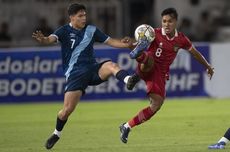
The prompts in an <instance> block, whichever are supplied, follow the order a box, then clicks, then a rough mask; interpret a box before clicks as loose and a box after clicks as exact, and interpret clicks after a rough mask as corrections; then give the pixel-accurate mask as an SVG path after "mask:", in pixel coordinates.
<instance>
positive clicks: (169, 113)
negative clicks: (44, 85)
mask: <svg viewBox="0 0 230 152" xmlns="http://www.w3.org/2000/svg"><path fill="white" fill-rule="evenodd" d="M147 105H148V102H147V101H141V102H140V101H138V102H137V101H129V102H127V101H116V102H115V101H104V102H80V104H79V105H78V107H77V109H76V110H75V112H74V113H73V114H72V115H71V117H70V118H69V121H68V122H67V124H66V126H65V128H64V131H63V134H62V137H61V139H60V140H59V141H58V143H57V144H56V145H55V146H54V147H53V149H52V150H51V151H53V152H154V151H156V152H208V151H212V150H208V149H207V146H208V145H209V144H212V143H215V142H216V141H217V140H219V138H220V137H221V136H222V135H223V134H224V133H225V131H226V129H227V128H228V127H230V121H229V116H230V110H229V107H230V100H228V99H222V100H219V99H173V100H172V99H171V100H169V99H168V100H166V101H165V104H164V105H163V107H162V109H161V110H160V111H159V112H158V113H157V114H156V115H155V117H153V118H152V119H151V120H150V121H148V122H146V123H144V124H142V125H140V126H137V127H136V128H133V129H132V131H131V132H130V135H129V141H128V143H127V144H123V143H122V142H121V141H120V139H119V136H120V132H119V129H118V126H119V125H120V124H121V123H123V122H125V121H127V120H128V119H129V118H131V117H133V116H134V115H135V114H136V113H137V112H138V111H139V110H141V109H142V108H144V107H146V106H147ZM61 107H62V103H41V104H9V105H7V104H2V105H0V151H1V152H43V151H44V152H45V151H47V150H46V149H45V147H44V143H45V141H46V139H47V138H48V137H49V136H50V135H51V133H52V132H53V130H54V127H55V121H56V115H57V112H58V110H59V109H60V108H61ZM215 151H230V146H229V145H227V147H226V149H225V150H215Z"/></svg>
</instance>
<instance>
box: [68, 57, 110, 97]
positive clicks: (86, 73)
mask: <svg viewBox="0 0 230 152" xmlns="http://www.w3.org/2000/svg"><path fill="white" fill-rule="evenodd" d="M108 61H110V60H106V61H104V62H102V63H95V64H93V65H90V66H84V67H74V68H73V70H72V71H71V73H70V75H69V77H68V80H67V82H66V87H65V92H68V91H76V90H81V91H82V92H83V94H84V93H85V89H86V88H87V87H88V86H89V85H99V84H101V83H102V82H105V81H107V80H105V81H104V80H102V79H101V78H100V77H99V75H98V72H99V69H100V68H101V66H102V65H103V64H104V63H105V62H108Z"/></svg>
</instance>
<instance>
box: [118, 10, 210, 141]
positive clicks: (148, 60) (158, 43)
mask: <svg viewBox="0 0 230 152" xmlns="http://www.w3.org/2000/svg"><path fill="white" fill-rule="evenodd" d="M161 16H162V27H161V28H155V29H154V31H155V39H154V41H153V42H151V44H150V46H149V47H148V48H147V51H143V50H144V48H146V47H147V46H148V43H146V42H145V41H143V42H140V43H139V44H138V45H137V46H136V47H135V48H134V50H133V51H132V52H131V54H130V55H131V58H136V61H137V62H138V67H137V72H136V74H134V75H133V76H132V79H130V80H131V81H129V82H128V85H129V86H128V89H130V90H132V88H133V87H134V85H135V84H136V83H137V82H138V81H139V80H140V78H141V79H143V80H144V81H145V83H146V86H147V95H148V97H149V100H150V105H149V106H148V107H146V108H144V109H142V110H141V111H140V112H139V113H138V114H137V115H136V116H134V117H133V118H132V119H130V120H129V121H128V122H126V123H124V124H122V125H121V126H120V132H121V136H120V139H121V141H122V142H123V143H127V140H128V135H129V132H130V130H131V128H133V127H135V126H137V125H140V124H142V123H144V122H145V121H147V120H149V119H150V118H151V117H152V116H154V115H155V114H156V112H157V111H159V110H160V108H161V106H162V104H163V103H164V99H165V95H166V91H165V84H166V80H167V79H169V66H170V65H171V64H172V62H173V61H174V59H175V57H176V55H177V52H178V50H179V49H181V48H182V49H185V50H187V51H188V52H189V53H190V54H191V55H192V56H193V57H194V58H195V59H196V60H197V61H198V62H199V63H201V64H202V65H203V66H204V67H205V68H206V69H207V73H208V76H209V77H210V79H211V78H212V76H213V74H214V70H213V68H212V66H211V65H210V64H209V63H208V62H207V61H206V59H205V58H204V57H203V56H202V55H201V54H200V53H199V52H198V51H197V50H196V48H195V47H194V46H193V45H192V43H191V41H190V40H189V39H188V38H187V37H186V36H185V35H184V34H183V33H181V32H178V31H177V30H176V27H177V17H178V14H177V11H176V10H175V9H174V8H167V9H165V10H164V11H163V12H162V13H161ZM146 44H147V45H146ZM135 55H136V56H135Z"/></svg>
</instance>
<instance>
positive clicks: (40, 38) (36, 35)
mask: <svg viewBox="0 0 230 152" xmlns="http://www.w3.org/2000/svg"><path fill="white" fill-rule="evenodd" d="M32 37H33V38H35V39H36V40H37V41H38V42H43V41H44V39H45V36H44V34H43V33H42V32H41V31H35V32H34V33H33V34H32Z"/></svg>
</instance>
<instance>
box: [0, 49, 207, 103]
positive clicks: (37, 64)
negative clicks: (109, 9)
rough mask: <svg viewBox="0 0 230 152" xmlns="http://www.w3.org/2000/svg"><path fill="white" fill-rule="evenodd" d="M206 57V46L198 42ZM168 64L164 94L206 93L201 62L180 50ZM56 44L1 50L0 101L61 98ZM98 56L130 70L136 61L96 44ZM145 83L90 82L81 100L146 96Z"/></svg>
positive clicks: (125, 52)
mask: <svg viewBox="0 0 230 152" xmlns="http://www.w3.org/2000/svg"><path fill="white" fill-rule="evenodd" d="M197 48H198V49H199V50H202V52H201V53H202V54H203V55H204V56H205V57H206V58H207V59H209V47H208V46H198V47H197ZM180 52H181V53H179V54H178V57H177V58H176V60H175V62H174V63H173V64H172V66H171V76H170V80H169V81H168V83H167V86H166V89H167V96H168V97H175V96H180V97H181V96H182V97H186V96H207V93H206V92H205V91H204V78H203V75H204V72H205V69H204V67H203V66H202V65H200V64H199V63H197V61H195V60H194V59H192V57H191V55H190V54H189V53H187V52H186V51H180ZM60 55H61V54H60V51H59V48H57V47H55V48H29V49H25V50H23V49H22V50H18V49H16V48H15V49H13V50H12V49H10V50H0V102H32V101H41V102H42V101H49V102H52V101H62V100H63V88H64V86H65V78H64V76H63V71H62V61H61V56H60ZM95 56H96V57H97V60H98V61H99V62H100V61H104V60H107V59H111V60H112V61H113V62H116V63H118V64H119V66H120V67H121V68H122V69H125V70H128V71H129V72H130V74H132V73H133V72H134V71H135V68H136V62H135V60H131V59H130V58H129V50H127V49H114V48H97V49H96V50H95ZM145 90H146V88H145V84H144V82H143V81H141V82H140V83H138V84H137V86H136V87H135V89H134V90H133V91H128V90H127V89H126V87H125V85H124V84H123V83H121V82H119V81H118V80H116V79H115V78H114V77H111V78H110V79H109V80H108V81H107V82H105V83H103V84H101V85H99V86H90V87H88V88H87V90H86V95H84V96H83V100H103V99H125V98H126V99H127V98H129V99H130V98H133V99H134V98H145V97H146V93H145Z"/></svg>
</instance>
